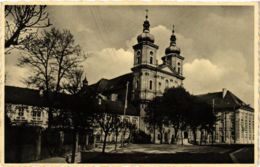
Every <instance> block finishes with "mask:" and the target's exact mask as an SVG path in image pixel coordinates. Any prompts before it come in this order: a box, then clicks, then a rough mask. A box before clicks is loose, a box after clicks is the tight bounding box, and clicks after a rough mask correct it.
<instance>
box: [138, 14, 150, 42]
mask: <svg viewBox="0 0 260 167" xmlns="http://www.w3.org/2000/svg"><path fill="white" fill-rule="evenodd" d="M143 27H144V28H143V32H142V34H140V35H138V36H137V41H138V43H141V42H144V41H148V42H152V43H154V36H153V35H152V34H150V29H149V28H150V23H149V20H148V10H146V16H145V21H144V24H143Z"/></svg>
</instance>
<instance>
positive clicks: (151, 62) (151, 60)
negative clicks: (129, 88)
mask: <svg viewBox="0 0 260 167" xmlns="http://www.w3.org/2000/svg"><path fill="white" fill-rule="evenodd" d="M150 64H153V57H152V56H151V57H150Z"/></svg>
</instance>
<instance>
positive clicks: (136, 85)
mask: <svg viewBox="0 0 260 167" xmlns="http://www.w3.org/2000/svg"><path fill="white" fill-rule="evenodd" d="M138 85H139V82H138V80H136V82H135V88H138Z"/></svg>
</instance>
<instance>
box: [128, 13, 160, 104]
mask: <svg viewBox="0 0 260 167" xmlns="http://www.w3.org/2000/svg"><path fill="white" fill-rule="evenodd" d="M158 48H159V47H158V46H157V45H156V44H154V36H153V35H152V34H151V33H150V22H149V20H148V10H146V16H145V21H144V23H143V32H142V33H141V34H140V35H138V36H137V44H136V45H134V46H133V49H134V67H133V68H132V71H133V74H134V78H133V96H132V99H133V100H135V101H147V100H151V99H152V98H153V97H154V94H155V85H156V84H155V77H154V76H155V72H156V68H157V66H158V64H157V50H158Z"/></svg>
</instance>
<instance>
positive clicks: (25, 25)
mask: <svg viewBox="0 0 260 167" xmlns="http://www.w3.org/2000/svg"><path fill="white" fill-rule="evenodd" d="M5 18H6V22H5V48H9V47H10V46H11V45H14V46H15V45H20V44H23V42H24V39H25V38H26V36H28V35H32V34H36V32H37V30H38V28H46V27H49V26H50V25H51V24H50V21H49V18H48V13H47V11H46V6H45V5H44V6H43V5H19V6H18V5H17V6H9V5H7V6H5Z"/></svg>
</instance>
